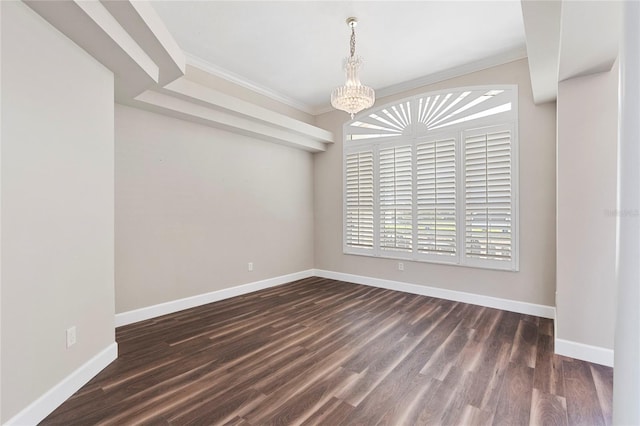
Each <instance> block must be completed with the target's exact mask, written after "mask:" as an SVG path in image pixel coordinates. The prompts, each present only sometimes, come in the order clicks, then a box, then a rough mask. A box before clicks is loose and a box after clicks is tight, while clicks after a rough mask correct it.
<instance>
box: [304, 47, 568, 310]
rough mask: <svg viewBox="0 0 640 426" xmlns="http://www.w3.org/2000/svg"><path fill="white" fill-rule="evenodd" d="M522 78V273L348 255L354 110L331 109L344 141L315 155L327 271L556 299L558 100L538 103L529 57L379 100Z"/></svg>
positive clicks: (321, 253)
mask: <svg viewBox="0 0 640 426" xmlns="http://www.w3.org/2000/svg"><path fill="white" fill-rule="evenodd" d="M486 84H518V86H519V126H520V272H515V273H514V272H503V271H492V270H485V269H476V268H467V267H456V266H446V265H437V264H429V263H421V262H404V268H405V270H404V271H398V268H397V263H398V261H397V260H391V259H378V258H372V257H363V256H353V255H345V254H343V253H342V232H341V229H342V124H343V123H344V122H346V121H348V119H349V116H348V115H347V114H345V113H343V112H337V111H335V112H330V113H327V114H323V115H321V116H319V117H318V119H317V125H319V126H320V127H324V128H326V129H327V130H331V131H333V132H335V134H336V139H338V142H337V143H336V144H335V145H334V146H331V147H329V150H328V151H327V152H325V153H319V154H315V181H314V196H315V206H316V208H315V266H316V268H319V269H326V270H331V271H337V272H343V273H350V274H356V275H364V276H369V277H375V278H383V279H389V280H397V281H403V282H408V283H414V284H421V285H428V286H433V287H440V288H445V289H450V290H457V291H464V292H469V293H475V294H481V295H487V296H493V297H499V298H504V299H511V300H517V301H523V302H529V303H536V304H542V305H549V306H553V305H554V290H555V272H556V271H555V183H556V182H555V141H556V138H555V136H556V121H555V113H556V109H555V103H547V104H543V105H537V106H536V105H534V104H533V99H532V94H531V85H530V79H529V71H528V65H527V62H526V60H521V61H516V62H511V63H509V64H505V65H502V66H498V67H494V68H490V69H487V70H483V71H479V72H475V73H472V74H468V75H465V76H461V77H457V78H454V79H451V80H447V81H444V82H440V83H437V84H433V85H430V86H426V87H422V88H420V89H416V90H412V91H410V92H406V93H403V94H400V95H396V96H393V97H387V98H384V99H380V100H378V102H377V104H378V105H381V104H384V103H387V102H390V101H392V100H395V99H402V98H404V97H407V96H411V95H415V94H419V93H422V92H428V91H431V90H438V89H444V88H453V87H461V86H471V85H486Z"/></svg>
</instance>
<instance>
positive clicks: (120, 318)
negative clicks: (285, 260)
mask: <svg viewBox="0 0 640 426" xmlns="http://www.w3.org/2000/svg"><path fill="white" fill-rule="evenodd" d="M311 276H313V269H308V270H306V271H300V272H295V273H293V274H287V275H281V276H279V277H274V278H269V279H266V280H261V281H255V282H252V283H248V284H242V285H239V286H235V287H230V288H225V289H222V290H216V291H212V292H209V293H204V294H198V295H196V296H191V297H185V298H184V299H177V300H172V301H170V302H165V303H160V304H158V305H152V306H147V307H145V308H140V309H135V310H133V311H127V312H122V313H119V314H116V318H115V323H116V327H120V326H123V325H127V324H133V323H135V322H138V321H144V320H147V319H151V318H155V317H159V316H161V315H167V314H172V313H174V312H178V311H182V310H184V309H189V308H195V307H196V306H201V305H206V304H207V303H211V302H217V301H219V300H224V299H228V298H230V297H235V296H241V295H243V294H247V293H252V292H254V291H258V290H263V289H265V288H269V287H275V286H278V285H282V284H286V283H289V282H291V281H296V280H301V279H304V278H309V277H311Z"/></svg>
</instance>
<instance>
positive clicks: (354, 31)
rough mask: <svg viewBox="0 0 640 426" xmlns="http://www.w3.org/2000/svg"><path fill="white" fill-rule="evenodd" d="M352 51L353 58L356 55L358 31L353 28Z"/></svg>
mask: <svg viewBox="0 0 640 426" xmlns="http://www.w3.org/2000/svg"><path fill="white" fill-rule="evenodd" d="M350 47H351V49H350V51H351V57H352V58H353V57H354V56H355V54H356V29H355V28H354V27H353V26H352V27H351V43H350Z"/></svg>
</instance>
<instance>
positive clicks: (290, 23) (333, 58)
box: [152, 0, 526, 111]
mask: <svg viewBox="0 0 640 426" xmlns="http://www.w3.org/2000/svg"><path fill="white" fill-rule="evenodd" d="M152 5H153V7H154V8H155V10H156V11H157V12H158V14H159V15H160V17H161V18H162V20H163V21H164V23H165V24H166V26H167V28H168V29H169V31H170V32H171V34H172V35H173V36H174V38H175V39H176V41H177V42H178V44H179V46H180V47H181V48H182V49H183V50H184V51H185V53H187V54H188V55H189V56H193V57H195V59H192V61H194V62H198V63H200V64H203V63H204V64H209V65H211V66H212V67H215V68H217V69H218V71H221V73H222V74H228V75H230V76H232V77H234V78H235V79H236V80H244V81H245V83H247V85H249V86H253V87H258V88H261V89H263V91H267V92H269V91H270V92H273V93H275V94H277V95H279V96H281V97H284V98H288V99H291V100H292V101H294V102H297V103H298V104H303V105H305V106H306V107H307V108H306V109H309V110H316V111H317V110H321V109H323V108H324V107H326V106H327V105H328V103H329V102H328V101H329V94H330V92H331V90H332V89H333V88H334V87H335V86H338V85H341V84H342V83H343V82H344V75H343V71H342V61H343V58H344V57H346V56H347V54H348V51H349V28H348V27H347V25H346V24H345V19H346V18H347V17H349V16H356V17H357V18H358V20H359V21H360V23H359V25H358V27H357V29H356V34H357V53H358V54H359V55H360V56H362V57H363V59H364V67H363V69H362V72H361V80H362V82H363V84H366V85H369V86H372V87H373V88H374V89H376V90H378V91H380V89H385V88H388V90H386V92H387V94H389V92H390V91H391V89H393V87H394V86H395V87H398V85H401V83H403V82H407V81H411V80H424V79H425V78H427V79H428V76H432V75H434V74H436V75H443V73H446V71H447V70H455V69H456V68H465V67H466V68H467V69H468V68H469V65H470V64H483V65H484V66H491V65H495V64H498V63H501V62H506V61H507V60H513V59H515V58H518V57H523V56H525V51H526V50H525V49H526V48H525V33H524V25H523V20H522V11H521V5H520V1H517V0H513V1H480V0H476V1H451V0H449V1H406V2H405V1H325V2H320V1H154V2H153V3H152ZM384 92H385V91H384V90H383V91H382V93H384Z"/></svg>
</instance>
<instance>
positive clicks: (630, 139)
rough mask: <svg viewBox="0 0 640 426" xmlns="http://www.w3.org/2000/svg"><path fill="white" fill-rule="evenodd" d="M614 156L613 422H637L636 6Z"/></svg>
mask: <svg viewBox="0 0 640 426" xmlns="http://www.w3.org/2000/svg"><path fill="white" fill-rule="evenodd" d="M623 7H624V25H623V28H624V31H623V42H622V49H621V58H620V95H621V99H620V145H619V147H620V149H619V152H618V170H619V173H618V185H619V186H618V188H619V191H618V210H619V211H620V212H626V213H628V214H625V215H620V217H619V219H618V221H619V225H618V294H617V307H616V312H617V317H616V331H615V334H616V335H615V342H614V345H615V346H614V348H615V354H614V355H615V366H616V367H615V369H614V370H613V376H614V377H613V423H614V424H616V425H632V424H640V404H638V401H640V362H638V360H640V311H639V310H638V306H640V262H638V259H640V170H639V169H638V164H640V122H638V116H639V115H640V56H638V53H637V52H638V51H639V50H640V28H639V27H638V20H640V4H638V3H636V2H627V3H625V4H624V6H623Z"/></svg>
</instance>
